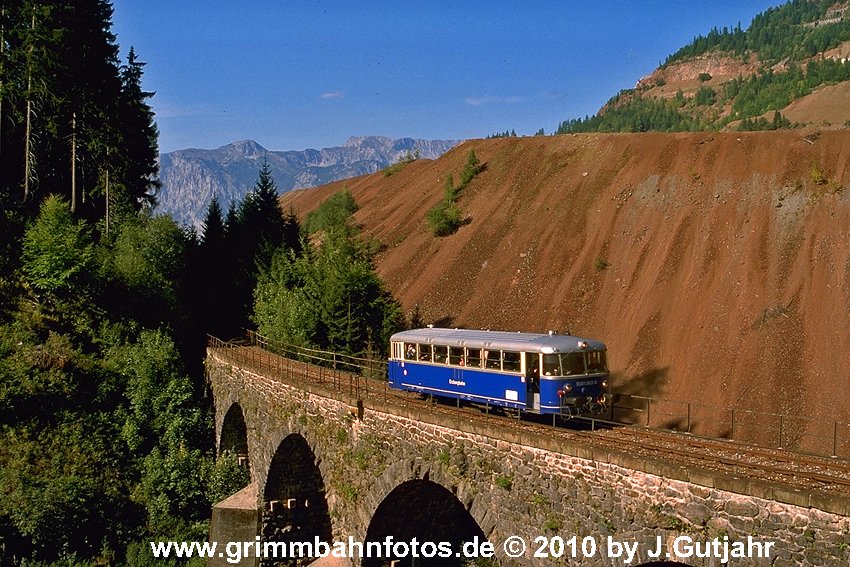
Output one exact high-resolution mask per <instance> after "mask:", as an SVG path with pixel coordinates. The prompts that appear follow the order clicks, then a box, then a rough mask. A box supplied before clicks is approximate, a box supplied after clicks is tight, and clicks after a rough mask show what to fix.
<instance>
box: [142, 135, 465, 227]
mask: <svg viewBox="0 0 850 567" xmlns="http://www.w3.org/2000/svg"><path fill="white" fill-rule="evenodd" d="M457 144H458V140H415V139H412V138H399V139H391V138H386V137H382V136H360V137H352V138H349V139H348V141H346V142H345V144H344V145H342V146H337V147H332V148H323V149H321V150H315V149H307V150H301V151H298V150H290V151H272V150H267V149H266V148H264V147H263V146H261V145H260V144H258V143H257V142H254V141H252V140H244V141H240V142H234V143H232V144H227V145H226V146H222V147H220V148H217V149H214V150H205V149H194V148H193V149H186V150H178V151H174V152H169V153H166V154H161V155H160V162H159V175H160V177H159V178H160V182H161V183H162V187H161V188H160V190H159V192H158V193H157V208H156V210H155V212H156V213H165V214H168V215H171V216H172V217H173V218H174V219H175V220H177V222H179V223H180V224H183V225H187V226H190V227H194V228H195V229H197V230H198V231H199V232H200V231H201V230H202V224H203V219H204V215H205V214H206V211H207V208H208V207H209V204H210V202H211V201H212V199H213V197H216V198H218V201H219V204H220V205H221V208H222V209H223V210H225V211H227V209H228V208H229V207H230V205H231V203H234V202H238V201H240V200H241V199H242V198H243V197H244V196H245V194H246V193H247V192H248V191H249V190H250V189H251V187H253V185H254V183H255V182H256V181H257V174H258V172H259V170H260V166H261V165H262V163H263V161H267V162H268V164H269V167H270V168H271V172H272V176H273V178H274V180H275V184H276V185H277V188H278V192H279V193H281V194H282V193H285V192H287V191H290V190H292V189H303V188H308V187H315V186H318V185H323V184H325V183H329V182H331V181H338V180H340V179H347V178H350V177H355V176H358V175H364V174H367V173H373V172H375V171H379V170H381V169H383V168H385V167H387V166H389V165H391V164H392V163H395V162H397V161H399V160H401V159H403V158H404V157H405V156H408V155H418V157H421V158H428V159H435V158H437V157H439V156H441V155H442V154H443V153H445V152H446V151H448V150H449V149H451V148H452V147H454V146H455V145H457Z"/></svg>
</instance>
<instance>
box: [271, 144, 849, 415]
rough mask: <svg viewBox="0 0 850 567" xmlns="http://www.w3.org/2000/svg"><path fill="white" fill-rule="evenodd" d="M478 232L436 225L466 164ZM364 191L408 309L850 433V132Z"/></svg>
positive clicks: (582, 152) (388, 271) (648, 387)
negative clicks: (509, 333) (848, 427)
mask: <svg viewBox="0 0 850 567" xmlns="http://www.w3.org/2000/svg"><path fill="white" fill-rule="evenodd" d="M473 148H474V149H475V152H476V154H477V156H478V157H479V159H480V160H481V162H483V163H484V164H485V165H486V170H485V171H484V172H482V173H481V174H479V175H478V177H476V178H475V179H474V180H473V181H472V183H471V184H470V186H469V188H468V189H467V190H466V192H465V193H464V194H463V196H462V197H461V201H460V206H461V208H462V209H463V210H464V212H465V213H466V214H467V215H469V217H470V222H469V224H467V225H466V226H463V227H462V228H461V229H460V231H459V232H458V233H457V234H455V235H452V236H450V237H447V238H441V239H438V238H434V237H433V236H431V234H430V233H429V232H428V230H427V227H426V225H425V221H424V218H425V212H426V211H427V210H428V208H429V207H431V206H432V205H433V204H434V203H435V202H436V201H438V200H439V199H440V198H441V194H442V187H443V180H444V178H445V176H446V175H447V174H448V173H453V174H454V178H455V180H457V179H458V178H459V174H460V171H461V169H462V168H463V164H464V162H465V160H466V156H467V154H468V152H469V150H470V149H473ZM346 185H347V186H348V187H349V188H350V189H351V190H352V192H353V194H354V196H355V198H356V199H357V201H358V203H359V205H360V207H361V209H360V211H359V212H358V213H357V215H356V219H357V221H358V222H359V223H361V224H362V225H363V227H364V230H365V232H366V233H367V234H371V235H374V236H375V237H377V238H378V239H379V240H380V241H381V242H382V243H383V244H384V245H385V247H386V249H385V251H384V252H382V253H381V254H380V256H379V258H378V262H377V266H378V271H379V273H380V274H381V276H382V277H383V278H384V279H385V280H386V282H387V283H388V285H389V287H390V288H391V290H392V291H393V293H394V294H395V295H396V297H397V298H398V299H399V300H400V301H401V302H402V304H403V305H404V307H405V308H406V309H410V308H411V307H412V306H413V305H414V304H419V305H420V306H421V309H422V311H423V313H424V315H425V317H426V319H427V320H428V321H434V322H437V321H439V322H441V323H442V324H451V325H453V326H464V327H473V328H474V327H489V328H493V329H517V330H524V331H546V330H547V329H558V330H561V331H563V330H565V329H569V330H571V331H572V332H573V333H575V334H584V335H588V336H592V337H597V338H600V339H602V340H604V341H605V342H606V343H607V345H608V348H609V353H610V355H609V356H610V364H611V367H612V370H613V371H614V372H616V376H617V379H616V384H617V387H618V389H620V390H621V391H628V392H634V393H641V394H645V395H650V396H657V397H664V398H672V399H679V400H685V401H691V402H700V403H706V404H710V405H722V406H734V407H742V408H749V409H756V410H764V411H789V412H795V411H799V412H801V413H804V414H807V415H820V416H824V417H828V418H831V419H850V395H848V394H850V382H848V378H849V377H850V372H848V370H849V369H850V131H846V130H844V131H842V130H834V131H825V132H821V133H813V132H811V131H809V132H804V131H783V132H761V133H698V134H612V135H602V134H587V135H573V136H560V137H534V138H519V139H517V138H508V139H499V140H478V141H469V142H466V143H464V144H462V145H461V146H459V147H457V148H455V149H454V150H452V151H450V152H449V153H448V154H446V155H445V156H443V157H442V158H440V159H439V160H436V161H427V160H419V161H417V162H415V163H413V164H411V165H409V166H408V167H406V168H405V169H404V170H403V171H401V172H400V173H397V174H396V175H393V176H392V177H389V178H385V177H383V176H382V175H381V174H380V173H377V174H374V175H370V176H365V177H361V178H357V179H353V180H349V181H347V182H344V183H343V182H341V183H335V184H332V185H328V186H324V187H320V188H316V189H311V190H305V191H299V192H296V193H291V194H288V195H286V196H285V197H284V199H283V204H284V207H286V208H287V209H288V208H289V207H294V209H295V210H296V211H298V212H299V214H304V213H305V212H307V211H309V210H311V209H313V208H315V207H316V206H317V205H318V204H319V203H320V202H321V201H322V200H323V199H325V198H327V197H328V196H329V195H331V194H332V193H333V192H335V191H337V190H339V189H341V188H342V187H343V186H346Z"/></svg>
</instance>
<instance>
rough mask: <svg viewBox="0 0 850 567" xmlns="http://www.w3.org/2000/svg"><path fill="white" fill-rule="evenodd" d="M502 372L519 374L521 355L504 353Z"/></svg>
mask: <svg viewBox="0 0 850 567" xmlns="http://www.w3.org/2000/svg"><path fill="white" fill-rule="evenodd" d="M502 370H504V371H505V372H519V353H518V352H509V351H504V352H503V353H502Z"/></svg>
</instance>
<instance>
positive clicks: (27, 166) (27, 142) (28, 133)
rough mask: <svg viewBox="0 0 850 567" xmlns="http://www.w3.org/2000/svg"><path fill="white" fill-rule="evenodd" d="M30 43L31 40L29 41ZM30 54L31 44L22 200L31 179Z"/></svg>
mask: <svg viewBox="0 0 850 567" xmlns="http://www.w3.org/2000/svg"><path fill="white" fill-rule="evenodd" d="M30 31H31V32H34V31H35V12H33V14H32V24H31V25H30ZM31 41H32V40H31ZM32 52H33V44H32V43H30V48H29V62H28V65H27V118H26V122H27V125H26V131H25V132H24V200H25V201H26V200H27V198H29V194H30V178H31V177H32V151H31V149H30V145H31V143H32V141H31V140H32Z"/></svg>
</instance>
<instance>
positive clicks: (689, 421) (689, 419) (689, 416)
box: [686, 402, 691, 433]
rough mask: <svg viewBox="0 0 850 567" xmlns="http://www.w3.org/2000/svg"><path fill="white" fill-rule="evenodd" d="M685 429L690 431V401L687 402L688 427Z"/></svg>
mask: <svg viewBox="0 0 850 567" xmlns="http://www.w3.org/2000/svg"><path fill="white" fill-rule="evenodd" d="M686 431H687V432H688V433H690V432H691V402H688V429H687V430H686Z"/></svg>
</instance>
